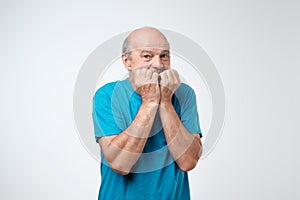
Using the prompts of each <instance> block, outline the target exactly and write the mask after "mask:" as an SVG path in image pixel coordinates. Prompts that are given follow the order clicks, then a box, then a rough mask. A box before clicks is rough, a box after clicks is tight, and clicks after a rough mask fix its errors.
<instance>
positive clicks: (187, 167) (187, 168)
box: [178, 160, 198, 172]
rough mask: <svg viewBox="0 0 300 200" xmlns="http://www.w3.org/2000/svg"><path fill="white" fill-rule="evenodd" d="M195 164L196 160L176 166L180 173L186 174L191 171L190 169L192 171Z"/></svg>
mask: <svg viewBox="0 0 300 200" xmlns="http://www.w3.org/2000/svg"><path fill="white" fill-rule="evenodd" d="M197 162H198V160H193V161H190V162H185V163H183V164H181V165H178V167H179V168H180V170H181V171H184V172H188V171H191V170H192V169H194V168H195V167H196V165H197Z"/></svg>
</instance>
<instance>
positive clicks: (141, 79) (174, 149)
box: [98, 27, 202, 175]
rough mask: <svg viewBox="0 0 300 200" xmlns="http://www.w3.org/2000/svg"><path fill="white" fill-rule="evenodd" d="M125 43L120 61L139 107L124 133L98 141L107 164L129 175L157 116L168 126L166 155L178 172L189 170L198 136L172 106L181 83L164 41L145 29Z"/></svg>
mask: <svg viewBox="0 0 300 200" xmlns="http://www.w3.org/2000/svg"><path fill="white" fill-rule="evenodd" d="M126 42H127V46H126V45H125V47H126V48H127V49H126V48H123V51H124V52H123V54H122V61H123V64H124V66H125V67H126V68H127V69H128V71H129V81H130V84H131V85H132V87H133V88H134V90H136V92H137V93H138V94H139V95H140V96H141V98H142V104H141V107H140V108H139V110H138V113H137V115H136V117H135V118H134V120H133V122H132V123H131V124H130V126H129V127H128V128H127V129H126V130H124V131H123V132H122V133H120V134H118V135H113V136H106V137H102V138H100V139H99V140H98V141H99V144H100V147H101V149H102V151H103V154H104V156H105V157H106V160H107V161H108V163H109V164H110V166H111V167H112V169H113V170H115V171H116V172H117V173H119V174H122V175H126V174H128V173H129V172H130V170H131V168H132V166H133V165H134V164H135V163H136V161H137V160H138V158H139V157H140V155H141V153H142V151H143V149H144V146H145V144H146V141H147V138H148V137H149V133H150V130H151V128H152V126H153V123H154V118H155V115H156V113H157V112H159V115H160V118H161V120H162V122H168V123H162V125H163V129H164V133H165V137H166V140H167V144H168V149H169V152H170V153H171V155H172V157H173V158H174V160H175V161H176V163H177V164H178V166H179V168H180V169H182V170H183V171H188V170H191V169H192V168H193V167H195V165H196V163H197V161H198V159H199V157H200V155H201V152H202V144H201V140H200V137H199V135H198V134H191V133H189V132H188V131H187V130H186V129H185V127H184V126H183V125H182V123H181V121H180V119H179V118H178V115H177V113H176V111H175V110H174V107H173V105H172V103H171V98H172V95H173V93H174V92H175V91H176V89H177V88H178V87H179V85H180V84H181V82H180V79H179V75H178V72H177V71H176V70H173V69H170V50H169V43H168V41H167V39H166V38H165V36H164V35H163V34H162V33H161V32H159V31H158V30H157V29H154V28H149V27H146V28H141V29H137V30H135V31H133V32H132V33H131V34H130V35H129V36H128V38H127V39H126ZM123 47H124V45H123ZM166 54H167V55H166ZM148 55H149V56H148ZM159 79H160V80H159ZM159 81H160V83H159Z"/></svg>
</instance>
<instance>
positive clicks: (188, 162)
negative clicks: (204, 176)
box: [159, 101, 202, 171]
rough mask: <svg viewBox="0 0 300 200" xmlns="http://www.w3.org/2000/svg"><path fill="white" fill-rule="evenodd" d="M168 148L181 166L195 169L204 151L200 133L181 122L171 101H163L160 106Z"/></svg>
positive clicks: (183, 168) (187, 169)
mask: <svg viewBox="0 0 300 200" xmlns="http://www.w3.org/2000/svg"><path fill="white" fill-rule="evenodd" d="M159 114H160V118H161V121H162V124H163V129H164V134H165V137H166V140H167V143H168V148H169V151H170V153H171V155H172V156H173V158H174V160H175V161H176V163H177V165H178V166H179V168H180V169H181V170H183V171H189V170H191V169H193V168H194V167H195V166H196V164H197V162H198V160H199V158H200V156H201V153H202V144H201V140H200V137H199V135H198V134H191V133H190V132H189V131H188V130H187V129H186V128H185V127H184V126H183V124H182V123H181V121H180V119H179V117H178V115H177V113H176V111H175V109H174V107H173V105H172V103H171V102H169V101H167V102H162V103H161V104H160V108H159Z"/></svg>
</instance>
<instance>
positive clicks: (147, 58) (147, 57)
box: [143, 54, 152, 60]
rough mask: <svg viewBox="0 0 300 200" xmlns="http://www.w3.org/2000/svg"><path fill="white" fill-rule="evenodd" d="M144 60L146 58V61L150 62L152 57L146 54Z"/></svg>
mask: <svg viewBox="0 0 300 200" xmlns="http://www.w3.org/2000/svg"><path fill="white" fill-rule="evenodd" d="M143 58H145V59H146V60H150V59H151V58H152V56H151V55H150V54H144V55H143Z"/></svg>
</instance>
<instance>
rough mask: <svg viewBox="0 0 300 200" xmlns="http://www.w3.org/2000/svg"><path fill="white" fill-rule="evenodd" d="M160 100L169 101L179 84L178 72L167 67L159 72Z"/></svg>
mask: <svg viewBox="0 0 300 200" xmlns="http://www.w3.org/2000/svg"><path fill="white" fill-rule="evenodd" d="M160 78H161V81H160V95H161V97H160V102H161V103H165V102H168V103H169V102H171V100H172V95H173V94H174V92H175V91H176V90H177V88H178V87H179V86H180V84H181V81H180V78H179V74H178V72H177V71H176V70H175V69H168V70H165V71H163V72H162V73H160Z"/></svg>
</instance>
